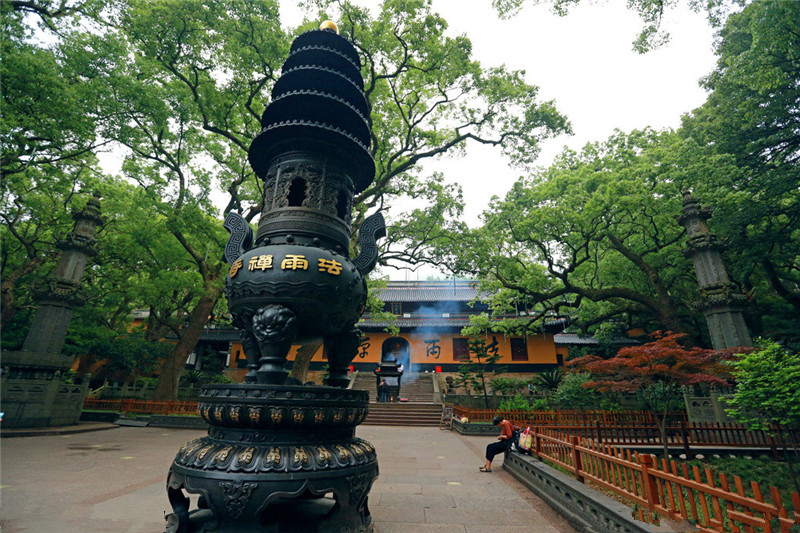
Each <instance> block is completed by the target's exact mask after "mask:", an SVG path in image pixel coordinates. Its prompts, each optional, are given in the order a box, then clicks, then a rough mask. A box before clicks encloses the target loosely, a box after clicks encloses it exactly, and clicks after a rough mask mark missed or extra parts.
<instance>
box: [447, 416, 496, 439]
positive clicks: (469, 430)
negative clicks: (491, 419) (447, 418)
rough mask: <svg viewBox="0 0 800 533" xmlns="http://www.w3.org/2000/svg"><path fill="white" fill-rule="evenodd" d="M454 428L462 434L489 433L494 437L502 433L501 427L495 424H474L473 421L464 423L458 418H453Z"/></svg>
mask: <svg viewBox="0 0 800 533" xmlns="http://www.w3.org/2000/svg"><path fill="white" fill-rule="evenodd" d="M453 429H454V430H456V431H457V432H459V433H460V434H462V435H482V436H486V435H489V436H492V437H497V436H498V435H500V428H499V427H497V426H495V425H494V424H486V423H477V424H473V423H472V422H468V423H466V424H463V423H461V421H460V420H458V419H456V418H453Z"/></svg>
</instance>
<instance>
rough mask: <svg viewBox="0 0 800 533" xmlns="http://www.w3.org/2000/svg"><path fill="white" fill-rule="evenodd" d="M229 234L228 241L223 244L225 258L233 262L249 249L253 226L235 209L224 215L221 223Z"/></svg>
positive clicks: (251, 241)
mask: <svg viewBox="0 0 800 533" xmlns="http://www.w3.org/2000/svg"><path fill="white" fill-rule="evenodd" d="M222 227H224V228H225V229H226V230H228V232H229V233H230V234H231V236H230V237H229V238H228V243H227V244H226V245H225V260H226V261H227V262H228V263H230V264H233V262H234V261H236V260H237V259H238V258H239V256H241V255H242V254H243V253H244V252H245V251H247V250H249V249H250V247H251V246H252V245H253V228H251V227H250V224H248V223H247V221H246V220H245V219H244V217H242V215H240V214H239V213H237V212H235V211H231V212H230V213H228V216H226V217H225V222H223V223H222Z"/></svg>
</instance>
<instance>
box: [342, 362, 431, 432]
mask: <svg viewBox="0 0 800 533" xmlns="http://www.w3.org/2000/svg"><path fill="white" fill-rule="evenodd" d="M433 376H434V374H424V373H423V374H411V373H406V374H403V379H402V381H401V382H400V397H401V398H405V399H407V400H408V401H407V402H397V403H377V402H376V397H377V391H376V389H375V374H372V373H371V372H359V373H358V374H357V375H356V377H355V381H354V382H353V388H354V389H357V390H365V391H368V392H369V402H370V403H369V414H368V415H367V418H366V420H364V422H362V424H364V425H368V426H438V425H439V421H440V420H441V417H442V406H441V405H439V404H435V403H433Z"/></svg>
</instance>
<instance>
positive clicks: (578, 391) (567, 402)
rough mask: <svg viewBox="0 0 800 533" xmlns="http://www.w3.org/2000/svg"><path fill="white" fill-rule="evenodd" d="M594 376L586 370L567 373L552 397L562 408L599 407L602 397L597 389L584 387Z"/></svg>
mask: <svg viewBox="0 0 800 533" xmlns="http://www.w3.org/2000/svg"><path fill="white" fill-rule="evenodd" d="M591 380H592V377H591V375H590V374H587V373H585V372H571V373H568V374H565V375H564V377H563V378H562V379H561V382H560V383H559V384H558V388H557V389H556V390H555V392H554V393H553V396H552V399H553V401H554V402H555V403H556V404H558V406H559V407H560V408H561V409H597V407H598V406H599V405H600V397H601V394H599V393H598V392H597V391H596V390H594V389H591V388H588V387H584V384H586V383H589V382H591Z"/></svg>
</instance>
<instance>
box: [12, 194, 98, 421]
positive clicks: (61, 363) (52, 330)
mask: <svg viewBox="0 0 800 533" xmlns="http://www.w3.org/2000/svg"><path fill="white" fill-rule="evenodd" d="M72 216H73V218H74V219H75V226H74V228H73V230H72V232H71V233H70V234H69V235H67V236H66V237H65V238H64V239H62V240H61V241H59V243H58V247H59V248H61V250H62V253H61V256H60V257H59V260H58V265H57V266H56V271H55V273H54V275H53V278H52V279H51V280H50V281H49V282H48V283H47V284H45V286H44V287H40V288H39V289H37V290H35V295H36V300H37V301H38V302H39V309H38V310H37V311H36V315H35V316H34V319H33V325H32V326H31V329H30V330H29V331H28V335H27V336H26V337H25V342H24V343H23V345H22V350H20V351H5V352H3V359H2V378H0V400H2V406H0V410H2V411H4V412H5V416H4V417H3V427H7V428H21V427H42V426H65V425H72V424H75V423H77V422H78V419H79V418H80V414H81V409H82V408H83V400H84V398H85V397H86V393H87V390H88V386H89V383H88V381H85V382H84V383H83V384H81V385H74V384H71V383H67V382H64V381H62V379H61V375H62V374H63V373H64V372H66V371H67V370H69V368H70V366H72V362H73V358H72V357H70V356H67V355H62V354H61V348H62V347H63V346H64V339H65V337H66V335H67V329H68V328H69V322H70V319H71V318H72V311H73V309H74V308H75V306H78V305H81V304H83V303H84V298H83V296H82V295H81V294H80V292H79V289H80V286H81V277H82V276H83V272H84V270H85V269H86V262H87V260H88V258H89V257H91V256H92V255H94V254H95V253H96V251H95V248H94V243H95V231H96V230H97V226H98V225H100V224H102V222H103V219H102V217H101V216H100V195H99V193H95V195H94V196H93V197H92V198H91V199H90V200H89V201H88V202H87V203H86V207H84V208H83V209H82V210H80V211H76V212H74V213H73V214H72Z"/></svg>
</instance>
